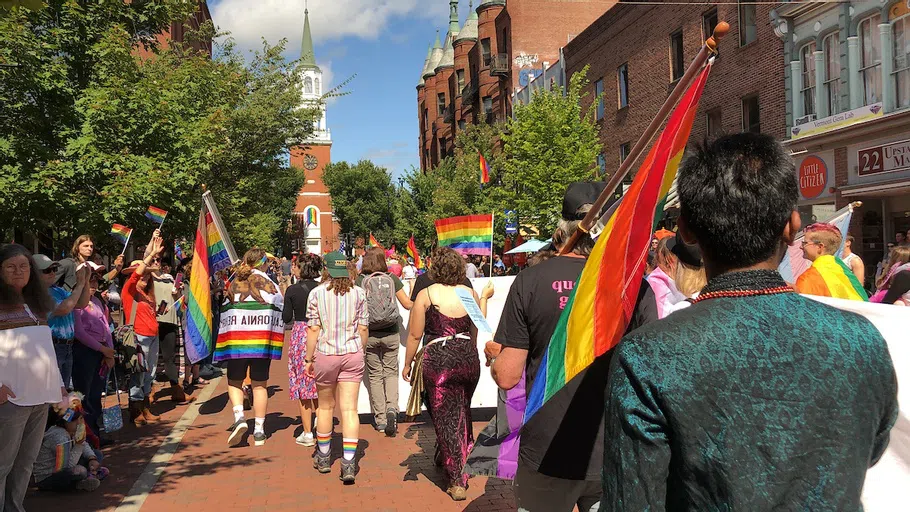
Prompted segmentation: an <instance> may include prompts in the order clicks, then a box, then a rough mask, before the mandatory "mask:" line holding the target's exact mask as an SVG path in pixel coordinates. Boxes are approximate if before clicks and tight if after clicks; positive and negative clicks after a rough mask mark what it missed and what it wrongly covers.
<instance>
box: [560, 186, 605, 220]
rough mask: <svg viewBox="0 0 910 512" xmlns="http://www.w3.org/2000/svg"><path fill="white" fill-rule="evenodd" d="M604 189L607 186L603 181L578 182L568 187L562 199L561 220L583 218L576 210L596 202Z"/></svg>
mask: <svg viewBox="0 0 910 512" xmlns="http://www.w3.org/2000/svg"><path fill="white" fill-rule="evenodd" d="M605 188H607V184H606V182H603V181H593V182H592V181H579V182H576V183H573V184H571V185H569V188H567V189H566V195H564V196H563V198H562V218H563V219H565V220H581V219H583V218H585V216H584V214H579V213H578V209H579V208H581V207H582V206H584V205H586V204H593V203H594V202H595V201H597V198H598V197H600V194H601V192H603V191H604V189H605Z"/></svg>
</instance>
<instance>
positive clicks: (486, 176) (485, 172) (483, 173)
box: [477, 151, 490, 185]
mask: <svg viewBox="0 0 910 512" xmlns="http://www.w3.org/2000/svg"><path fill="white" fill-rule="evenodd" d="M477 154H478V155H480V184H481V185H483V184H485V183H489V182H490V166H489V164H487V159H486V158H484V157H483V153H481V152H480V151H478V152H477Z"/></svg>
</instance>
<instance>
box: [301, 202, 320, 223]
mask: <svg viewBox="0 0 910 512" xmlns="http://www.w3.org/2000/svg"><path fill="white" fill-rule="evenodd" d="M303 222H304V225H305V226H306V227H308V228H311V227H312V228H318V227H319V209H318V208H316V207H315V206H312V205H310V206H307V207H306V208H304V210H303Z"/></svg>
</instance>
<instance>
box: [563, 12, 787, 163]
mask: <svg viewBox="0 0 910 512" xmlns="http://www.w3.org/2000/svg"><path fill="white" fill-rule="evenodd" d="M771 7H772V6H770V5H754V4H752V5H744V4H740V5H714V6H711V5H669V4H668V5H635V4H633V3H619V4H617V5H616V6H614V7H613V8H612V9H610V10H609V11H607V12H606V13H605V14H604V15H603V16H601V17H600V18H598V19H597V20H596V21H595V22H594V23H592V24H591V26H589V27H588V28H587V29H585V30H584V31H583V32H581V33H580V34H579V35H578V36H577V37H575V38H574V39H573V40H572V41H571V42H569V44H567V45H566V47H565V48H564V49H563V54H564V58H565V63H564V65H565V70H566V77H567V78H568V77H571V76H572V74H574V73H576V72H578V71H581V70H582V68H584V67H585V66H587V65H589V66H590V69H589V70H588V79H589V80H590V82H591V83H590V85H589V86H588V91H587V92H588V93H589V94H588V96H587V97H586V99H585V100H583V101H585V102H587V104H586V105H583V106H586V107H587V106H590V105H591V103H592V102H593V101H594V98H596V97H597V95H598V94H600V93H603V97H602V99H601V101H600V102H599V103H598V105H597V106H596V116H597V123H598V126H599V127H600V136H601V140H602V142H603V153H602V156H601V157H600V158H599V160H600V161H599V162H598V164H599V165H600V167H601V169H602V171H603V173H604V174H605V175H609V174H611V173H613V172H614V171H615V170H616V169H618V168H619V164H620V163H621V162H622V160H624V159H625V157H626V155H627V154H628V152H629V150H630V149H631V147H632V146H633V145H634V144H635V142H636V141H637V140H638V138H639V137H640V136H641V134H642V133H643V132H644V130H645V127H646V126H647V125H648V123H649V122H650V121H651V119H653V118H654V116H655V115H656V114H657V111H658V110H659V109H660V106H661V105H662V104H663V102H664V101H665V100H666V98H667V96H668V95H669V93H670V91H671V90H672V89H673V86H674V85H675V83H676V81H677V80H678V79H679V77H681V76H682V74H683V73H684V72H685V69H686V68H687V67H688V65H689V64H690V63H691V61H692V59H693V58H694V57H695V55H696V54H697V53H698V51H699V49H700V48H701V45H702V44H703V42H704V40H705V39H706V38H707V37H708V36H710V34H711V32H712V31H713V28H714V26H715V25H716V24H717V23H718V22H719V21H726V22H727V23H729V24H730V31H729V33H728V34H727V35H726V37H724V38H723V39H722V40H721V43H720V48H719V49H720V55H719V57H718V58H717V59H716V61H715V64H714V69H713V70H712V72H711V76H710V78H709V80H708V84H707V86H706V87H705V92H704V95H703V97H702V100H701V104H700V106H699V111H700V113H699V118H698V120H697V121H696V123H695V126H694V127H693V130H692V137H691V140H692V141H700V140H702V139H704V138H705V137H706V136H707V137H712V136H715V135H717V134H719V133H724V132H725V133H735V132H739V131H746V130H751V131H762V132H764V133H768V134H771V135H773V136H774V137H776V138H779V139H783V138H784V137H785V136H786V127H787V125H786V112H785V108H786V96H785V94H784V70H783V67H782V66H781V65H780V63H781V62H782V60H783V44H782V43H781V40H780V39H779V38H777V37H776V36H775V35H774V32H773V29H772V27H771V25H770V24H769V23H768V19H769V12H770V10H771ZM629 179H630V180H631V176H630V177H629Z"/></svg>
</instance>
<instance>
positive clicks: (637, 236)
mask: <svg viewBox="0 0 910 512" xmlns="http://www.w3.org/2000/svg"><path fill="white" fill-rule="evenodd" d="M710 71H711V64H710V63H709V64H708V65H706V66H705V68H704V69H703V70H702V71H701V74H700V75H699V76H698V77H697V78H696V79H695V81H694V82H693V83H692V85H690V86H689V89H688V90H687V91H686V93H685V94H684V95H683V97H682V99H681V100H680V102H679V104H678V105H677V106H676V109H675V110H674V111H673V114H672V115H671V116H670V120H669V121H668V122H667V126H666V128H664V131H663V132H662V133H661V134H660V137H659V138H658V140H657V142H656V143H655V144H654V146H653V147H652V148H651V151H650V152H649V153H648V156H647V157H646V158H645V161H644V163H643V164H642V166H641V168H640V169H639V170H638V173H637V174H636V175H635V179H634V180H633V181H632V185H631V186H630V187H629V189H628V190H627V191H626V194H625V196H624V197H623V199H622V202H621V203H620V205H619V207H618V208H617V209H616V212H615V213H614V214H613V216H612V217H611V218H610V220H609V222H608V223H607V225H606V227H605V228H604V230H603V233H602V234H601V235H600V237H599V238H598V239H597V243H596V244H595V245H594V249H593V250H592V251H591V256H590V257H589V258H588V261H587V263H586V264H585V268H584V270H583V271H582V273H581V276H580V277H579V279H578V283H577V284H576V286H575V289H574V290H573V292H572V295H571V296H570V298H569V302H568V304H567V305H566V308H565V310H563V313H562V316H561V317H560V319H559V324H558V325H557V327H556V331H555V332H554V333H553V336H552V338H550V344H549V346H548V347H547V352H546V353H545V354H544V358H543V361H542V362H541V365H540V369H539V370H538V373H537V376H536V378H535V379H534V382H533V385H532V387H531V390H530V392H529V394H528V405H527V409H526V410H525V417H524V421H525V422H527V421H528V419H530V418H531V417H532V416H533V415H534V413H536V412H537V411H538V410H540V408H541V407H542V406H543V404H545V403H546V402H547V400H549V399H550V398H551V397H552V396H553V395H555V394H556V393H557V392H558V391H559V390H560V389H562V388H563V387H564V386H565V385H566V383H567V382H569V381H570V380H572V378H574V377H575V376H576V375H578V374H579V373H581V372H582V371H583V370H584V369H585V368H587V367H588V366H590V365H591V363H593V362H594V359H595V358H597V357H599V356H601V355H603V354H604V353H606V352H607V351H608V350H610V349H612V348H613V347H615V346H616V345H617V344H618V343H619V340H620V339H621V338H622V336H623V334H624V333H625V331H626V328H627V327H628V325H629V320H630V319H631V317H632V313H633V310H634V308H635V304H636V301H637V299H638V292H639V289H640V288H641V282H642V276H643V275H644V268H645V264H646V263H647V254H648V246H649V244H650V240H651V231H652V228H653V226H654V219H655V218H656V217H657V216H659V215H662V213H663V212H662V210H660V209H658V205H659V204H661V203H662V202H663V201H665V199H666V196H667V194H668V193H669V191H670V187H671V186H672V184H673V180H674V179H675V178H676V171H677V169H678V168H679V163H680V161H681V160H682V157H683V153H684V152H685V149H686V143H687V142H688V140H689V133H690V132H691V131H692V124H693V121H694V120H695V114H696V111H697V110H698V101H699V99H700V98H701V94H702V91H703V90H704V87H705V82H706V81H707V79H708V74H709V73H710Z"/></svg>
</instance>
